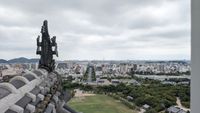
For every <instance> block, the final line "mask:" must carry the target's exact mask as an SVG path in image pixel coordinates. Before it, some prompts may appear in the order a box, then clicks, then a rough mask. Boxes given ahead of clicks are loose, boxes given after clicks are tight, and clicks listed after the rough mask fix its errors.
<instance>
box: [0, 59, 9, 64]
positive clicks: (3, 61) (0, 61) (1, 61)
mask: <svg viewBox="0 0 200 113" xmlns="http://www.w3.org/2000/svg"><path fill="white" fill-rule="evenodd" d="M0 63H8V61H7V60H4V59H0Z"/></svg>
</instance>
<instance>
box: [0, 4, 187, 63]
mask: <svg viewBox="0 0 200 113" xmlns="http://www.w3.org/2000/svg"><path fill="white" fill-rule="evenodd" d="M21 2H22V3H23V4H21V3H19V2H18V1H10V0H6V1H1V2H0V4H1V5H0V6H1V8H0V18H1V21H0V34H1V37H0V39H1V40H3V41H1V42H0V51H1V54H0V55H1V58H2V59H6V60H8V59H12V58H16V57H27V58H35V57H36V55H35V54H34V53H35V49H36V48H35V46H33V45H35V44H36V41H35V38H36V37H35V34H38V33H39V32H40V27H38V26H40V25H41V21H42V20H44V19H47V20H49V22H51V23H54V24H53V25H50V29H49V31H50V36H53V34H57V39H58V42H57V43H58V45H59V46H58V51H60V54H59V58H58V59H57V60H75V59H77V60H103V59H104V60H184V59H186V60H189V59H190V1H188V0H162V1H161V0H144V1H135V0H131V1H129V0H127V1H117V2H116V1H114V0H103V1H101V2H97V1H89V0H88V1H85V2H81V1H60V2H55V1H48V5H44V6H42V7H37V8H36V6H39V5H40V4H45V2H46V1H40V0H34V1H26V0H22V1H21ZM38 35H39V34H38ZM24 47H26V48H24Z"/></svg>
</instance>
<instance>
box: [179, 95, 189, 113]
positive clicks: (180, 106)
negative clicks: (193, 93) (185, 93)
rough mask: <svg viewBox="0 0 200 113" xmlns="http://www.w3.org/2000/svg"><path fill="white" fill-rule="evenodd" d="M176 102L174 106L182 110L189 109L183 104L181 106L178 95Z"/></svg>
mask: <svg viewBox="0 0 200 113" xmlns="http://www.w3.org/2000/svg"><path fill="white" fill-rule="evenodd" d="M176 104H177V106H176V107H179V108H181V109H183V110H184V111H188V110H189V111H190V109H189V108H185V107H184V106H182V104H181V100H180V98H179V97H176Z"/></svg>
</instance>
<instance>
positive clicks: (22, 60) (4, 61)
mask: <svg viewBox="0 0 200 113" xmlns="http://www.w3.org/2000/svg"><path fill="white" fill-rule="evenodd" d="M38 61H39V59H37V58H32V59H28V58H25V57H20V58H14V59H10V60H8V61H7V60H4V59H0V63H11V64H12V63H36V62H38Z"/></svg>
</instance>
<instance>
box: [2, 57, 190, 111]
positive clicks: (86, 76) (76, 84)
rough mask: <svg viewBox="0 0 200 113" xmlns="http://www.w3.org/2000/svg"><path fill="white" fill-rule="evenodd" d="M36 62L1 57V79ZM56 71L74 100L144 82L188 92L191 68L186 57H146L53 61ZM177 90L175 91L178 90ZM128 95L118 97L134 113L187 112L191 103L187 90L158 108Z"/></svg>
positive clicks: (143, 83) (25, 69) (32, 68)
mask: <svg viewBox="0 0 200 113" xmlns="http://www.w3.org/2000/svg"><path fill="white" fill-rule="evenodd" d="M37 61H38V59H35V60H28V59H26V58H16V59H14V60H11V61H5V60H4V63H1V64H0V69H1V71H0V72H1V73H0V75H1V82H6V81H9V79H11V78H13V77H14V76H17V75H22V74H23V73H25V72H27V71H34V70H36V69H37V68H38V62H37ZM9 62H11V63H9ZM20 62H21V63H20ZM55 70H56V71H57V72H58V73H59V74H60V75H61V77H62V81H63V82H64V83H65V82H66V83H65V84H64V86H63V87H64V88H66V89H68V88H69V89H71V88H72V89H73V93H75V92H76V94H74V95H73V97H71V98H72V100H73V99H74V98H75V99H76V98H81V97H80V95H93V94H101V93H102V92H104V93H105V92H107V93H108V92H109V95H111V92H112V93H113V91H112V90H110V91H104V90H102V92H98V91H97V92H96V90H97V89H95V88H96V87H99V88H100V87H101V88H109V87H120V85H126V86H129V87H131V86H132V87H141V88H143V87H146V86H145V85H147V84H149V85H155V84H156V85H160V87H161V88H162V87H179V88H186V89H184V90H185V91H186V92H189V91H190V79H191V76H190V73H191V67H190V61H186V60H182V61H145V60H144V61H130V60H127V61H126V60H124V61H116V60H112V61H100V60H94V61H79V60H70V61H67V60H66V61H57V62H56V64H55ZM69 81H70V82H69ZM69 83H70V84H69ZM83 86H84V87H83ZM124 87H125V86H124ZM93 88H94V89H93ZM72 89H71V90H72ZM116 89H117V88H116ZM98 90H99V89H98ZM126 90H127V89H126ZM152 90H153V88H152ZM176 90H177V91H178V89H176ZM179 90H180V89H179ZM83 92H84V93H83ZM122 92H123V91H122ZM186 92H184V93H186ZM117 94H118V93H117ZM130 95H131V93H129V95H126V96H125V94H124V95H123V96H122V95H121V97H120V98H122V99H125V100H126V101H128V102H129V103H131V102H133V103H134V105H132V104H131V105H132V106H131V107H129V108H131V109H133V108H134V110H135V111H134V112H141V113H142V112H145V111H148V110H151V109H155V110H156V111H154V112H162V111H165V112H169V113H186V112H189V111H190V109H189V106H190V105H189V100H188V99H189V98H190V93H189V95H183V96H184V99H183V100H182V99H180V98H181V97H178V96H177V97H176V98H175V100H170V101H172V103H170V101H168V104H169V105H167V107H160V108H159V107H158V106H155V105H154V104H155V103H154V104H152V103H149V102H148V101H147V100H146V101H147V102H146V103H145V102H141V103H143V104H141V103H139V104H138V103H135V102H134V101H133V100H135V101H138V100H137V98H136V97H137V96H136V97H135V95H132V96H130ZM112 96H113V94H112ZM115 96H116V95H115ZM187 96H188V97H187ZM115 98H116V97H115ZM134 98H136V99H134ZM143 98H144V97H143ZM167 98H169V97H167ZM119 100H120V99H119ZM121 101H122V100H121ZM182 101H183V102H182ZM173 102H174V103H175V104H174V103H173ZM135 104H136V105H135ZM137 104H138V105H137ZM140 104H141V105H140ZM156 104H157V103H156ZM163 104H164V103H163ZM176 104H177V105H176ZM72 105H73V104H72ZM125 105H126V104H125ZM129 106H130V105H129ZM133 106H134V107H133ZM129 108H128V109H129ZM88 109H89V108H88ZM175 111H179V112H175Z"/></svg>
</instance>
